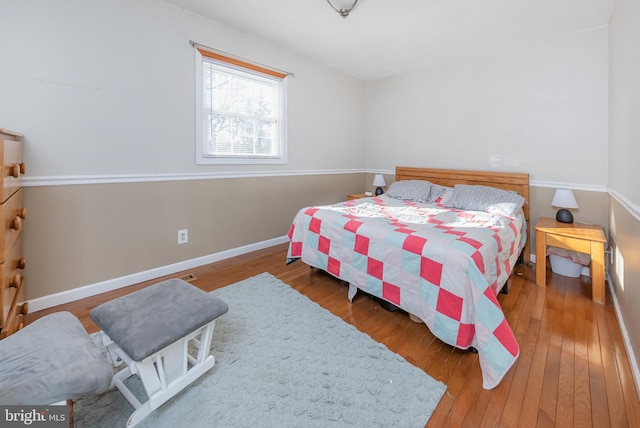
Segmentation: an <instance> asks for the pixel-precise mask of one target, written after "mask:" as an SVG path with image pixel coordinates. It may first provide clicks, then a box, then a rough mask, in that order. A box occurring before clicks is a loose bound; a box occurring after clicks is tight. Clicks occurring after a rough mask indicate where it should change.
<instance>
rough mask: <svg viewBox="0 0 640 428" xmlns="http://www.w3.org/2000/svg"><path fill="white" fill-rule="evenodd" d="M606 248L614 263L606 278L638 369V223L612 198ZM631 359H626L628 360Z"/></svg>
mask: <svg viewBox="0 0 640 428" xmlns="http://www.w3.org/2000/svg"><path fill="white" fill-rule="evenodd" d="M609 212H610V219H611V223H610V228H611V239H610V241H609V242H610V244H611V245H612V247H613V255H614V262H613V264H612V265H611V267H610V269H609V271H610V272H609V276H610V278H611V280H612V282H613V284H614V289H615V293H616V298H617V301H618V305H619V306H620V313H621V314H622V319H623V322H624V325H625V327H626V332H627V335H628V337H629V344H630V345H631V348H632V349H633V353H634V354H635V359H636V361H635V366H636V367H638V366H640V360H638V358H640V311H639V310H638V308H640V221H639V220H638V219H637V218H635V217H634V216H633V215H631V213H630V212H629V211H628V210H627V209H626V208H625V207H623V206H622V205H621V204H620V203H619V202H618V201H616V200H615V199H614V198H611V201H610V211H609ZM631 358H632V356H631V355H629V359H631Z"/></svg>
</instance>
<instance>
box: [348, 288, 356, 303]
mask: <svg viewBox="0 0 640 428" xmlns="http://www.w3.org/2000/svg"><path fill="white" fill-rule="evenodd" d="M357 292H358V287H356V286H355V285H353V284H349V294H347V297H349V301H350V302H353V298H354V297H356V293H357Z"/></svg>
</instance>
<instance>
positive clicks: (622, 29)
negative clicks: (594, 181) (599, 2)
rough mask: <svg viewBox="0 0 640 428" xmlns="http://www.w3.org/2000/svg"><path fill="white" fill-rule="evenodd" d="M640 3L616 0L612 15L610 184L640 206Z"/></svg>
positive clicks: (633, 0)
mask: <svg viewBox="0 0 640 428" xmlns="http://www.w3.org/2000/svg"><path fill="white" fill-rule="evenodd" d="M638 17H640V2H638V1H636V0H621V1H616V3H615V8H614V10H613V15H612V17H611V24H610V25H611V34H610V38H611V44H610V54H611V79H610V87H609V90H610V103H611V108H610V121H611V128H610V129H611V133H610V136H609V156H610V158H609V165H610V166H609V185H610V186H611V188H612V189H613V190H614V191H616V192H618V193H620V194H622V196H623V197H624V198H626V199H627V200H628V202H630V203H633V204H634V205H635V206H636V212H637V210H638V207H640V186H638V182H640V167H639V165H638V163H639V161H640V79H639V78H638V76H640V49H638V40H640V27H639V26H638V23H639V19H638Z"/></svg>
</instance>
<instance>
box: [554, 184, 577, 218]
mask: <svg viewBox="0 0 640 428" xmlns="http://www.w3.org/2000/svg"><path fill="white" fill-rule="evenodd" d="M551 206H552V207H556V208H560V209H559V210H558V212H557V213H556V221H559V222H560V223H568V224H571V223H573V214H571V211H569V210H568V208H573V209H577V208H578V202H576V198H575V196H573V192H572V191H571V190H569V189H556V193H555V195H553V201H551Z"/></svg>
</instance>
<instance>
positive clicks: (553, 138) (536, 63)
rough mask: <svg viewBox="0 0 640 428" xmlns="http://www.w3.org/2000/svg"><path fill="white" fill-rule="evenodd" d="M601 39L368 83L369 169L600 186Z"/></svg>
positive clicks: (550, 44)
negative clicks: (466, 172) (516, 175)
mask: <svg viewBox="0 0 640 428" xmlns="http://www.w3.org/2000/svg"><path fill="white" fill-rule="evenodd" d="M607 44H608V35H607V28H606V27H602V28H598V29H593V30H590V31H584V32H580V33H575V34H571V35H567V36H564V37H560V38H555V39H551V40H545V41H541V42H538V43H533V44H530V45H526V46H521V47H519V48H514V49H509V50H503V51H498V52H494V53H492V54H487V55H483V56H478V57H474V58H469V59H467V60H464V61H460V62H457V63H455V64H451V65H449V66H443V67H440V68H436V69H430V70H423V71H419V72H415V73H411V74H406V75H403V76H398V77H392V78H387V79H381V80H378V81H375V82H369V83H367V86H366V107H365V108H366V115H365V117H366V127H365V132H366V142H367V162H366V165H367V168H368V169H375V170H393V169H394V167H395V166H396V165H407V166H428V167H434V168H462V169H476V170H492V169H495V170H497V171H515V172H528V173H529V174H530V176H531V179H532V180H537V181H546V182H557V183H569V184H575V185H587V186H597V187H604V186H606V185H607V156H608V149H607V139H608V89H607V86H608V54H607V52H608V47H607Z"/></svg>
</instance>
